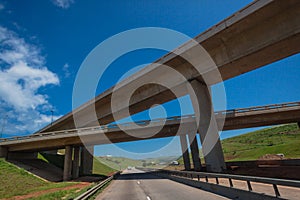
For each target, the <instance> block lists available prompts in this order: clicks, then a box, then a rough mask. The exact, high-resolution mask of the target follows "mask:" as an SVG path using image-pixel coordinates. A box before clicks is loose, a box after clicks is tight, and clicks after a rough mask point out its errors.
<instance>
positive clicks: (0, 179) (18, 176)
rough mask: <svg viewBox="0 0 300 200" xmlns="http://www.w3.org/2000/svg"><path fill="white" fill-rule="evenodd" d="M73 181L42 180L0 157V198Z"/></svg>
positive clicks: (64, 185) (61, 185)
mask: <svg viewBox="0 0 300 200" xmlns="http://www.w3.org/2000/svg"><path fill="white" fill-rule="evenodd" d="M73 184H74V183H50V182H46V181H43V180H41V179H39V178H37V177H35V176H33V175H31V174H29V173H28V172H26V171H25V170H23V169H20V168H17V167H16V166H14V165H12V164H10V163H8V162H6V161H5V160H4V159H2V158H1V159H0V198H9V197H12V196H16V195H24V194H28V193H31V192H36V191H42V190H47V189H51V188H60V187H66V186H69V185H73Z"/></svg>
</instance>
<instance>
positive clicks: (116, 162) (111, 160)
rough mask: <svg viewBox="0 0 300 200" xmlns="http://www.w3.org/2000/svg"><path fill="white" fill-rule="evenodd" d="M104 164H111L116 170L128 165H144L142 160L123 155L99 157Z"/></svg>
mask: <svg viewBox="0 0 300 200" xmlns="http://www.w3.org/2000/svg"><path fill="white" fill-rule="evenodd" d="M97 159H98V160H99V161H100V162H101V163H103V165H106V166H110V167H111V168H113V169H116V170H123V169H126V168H127V167H128V166H142V161H141V160H133V159H130V158H123V157H98V158H97Z"/></svg>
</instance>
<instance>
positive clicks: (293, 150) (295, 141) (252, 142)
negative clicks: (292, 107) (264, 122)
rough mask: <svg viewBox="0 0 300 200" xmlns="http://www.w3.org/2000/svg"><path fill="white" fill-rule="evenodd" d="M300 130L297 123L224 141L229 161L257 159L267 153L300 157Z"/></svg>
mask: <svg viewBox="0 0 300 200" xmlns="http://www.w3.org/2000/svg"><path fill="white" fill-rule="evenodd" d="M299 145H300V130H299V128H298V126H297V125H296V124H289V125H283V126H277V127H272V128H267V129H263V130H259V131H255V132H251V133H247V134H243V135H240V136H236V137H232V138H228V139H225V140H223V141H222V146H223V151H224V155H225V159H226V160H227V161H242V160H257V159H259V158H260V157H261V156H263V155H265V154H278V153H283V154H284V155H285V157H286V158H300V148H299Z"/></svg>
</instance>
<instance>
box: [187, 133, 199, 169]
mask: <svg viewBox="0 0 300 200" xmlns="http://www.w3.org/2000/svg"><path fill="white" fill-rule="evenodd" d="M188 136H189V142H190V147H191V153H192V159H193V164H194V171H201V169H202V166H201V161H200V157H199V146H198V142H197V138H196V135H194V134H189V135H188Z"/></svg>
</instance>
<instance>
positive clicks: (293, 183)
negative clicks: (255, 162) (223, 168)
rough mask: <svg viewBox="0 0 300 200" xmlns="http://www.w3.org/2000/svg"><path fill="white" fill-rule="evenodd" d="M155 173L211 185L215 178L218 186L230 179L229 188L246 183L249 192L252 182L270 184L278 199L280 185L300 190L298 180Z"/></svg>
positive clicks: (175, 172)
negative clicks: (237, 182)
mask: <svg viewBox="0 0 300 200" xmlns="http://www.w3.org/2000/svg"><path fill="white" fill-rule="evenodd" d="M153 172H154V173H165V174H167V175H169V176H179V177H184V178H190V179H193V180H194V179H195V178H196V180H197V181H201V178H202V179H203V178H205V182H206V183H209V178H214V179H215V180H216V184H217V185H219V179H221V178H223V179H228V183H229V187H230V188H234V184H233V181H232V180H239V181H245V182H246V183H247V187H248V191H250V192H253V188H252V185H251V182H256V183H263V184H269V185H272V186H273V189H274V193H275V196H276V197H280V192H279V189H278V187H277V186H278V185H281V186H288V187H297V188H300V181H296V180H285V179H275V178H264V177H253V176H241V175H231V174H217V173H206V172H190V171H174V170H157V171H153Z"/></svg>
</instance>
